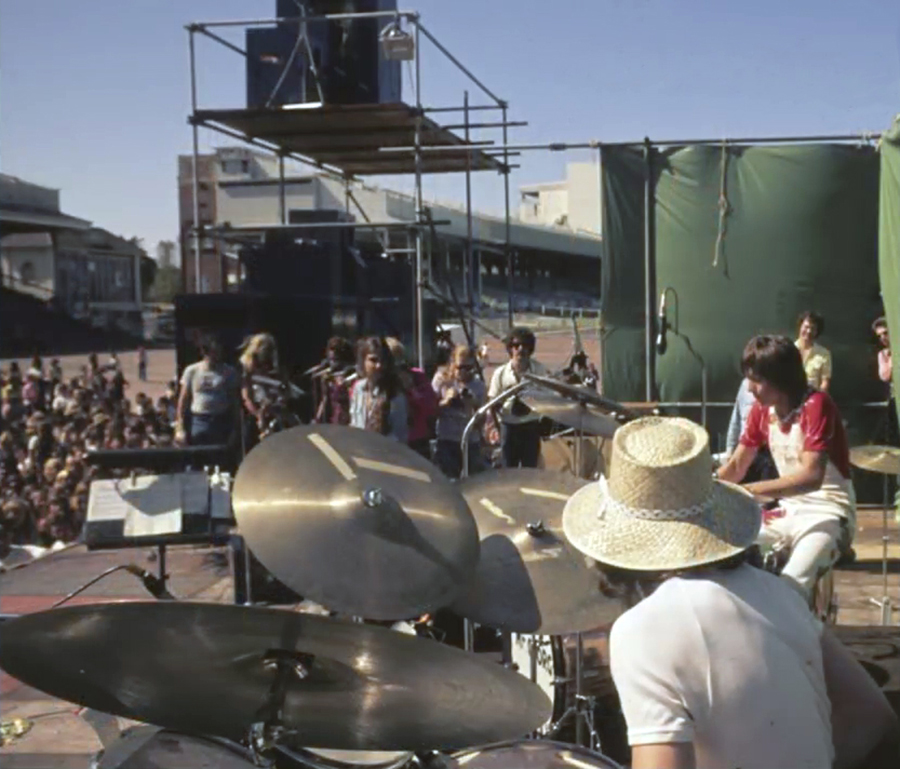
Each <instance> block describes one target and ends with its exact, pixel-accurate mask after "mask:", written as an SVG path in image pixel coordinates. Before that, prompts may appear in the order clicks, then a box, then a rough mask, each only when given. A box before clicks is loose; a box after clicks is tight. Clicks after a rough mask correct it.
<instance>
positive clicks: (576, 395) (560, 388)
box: [525, 373, 633, 417]
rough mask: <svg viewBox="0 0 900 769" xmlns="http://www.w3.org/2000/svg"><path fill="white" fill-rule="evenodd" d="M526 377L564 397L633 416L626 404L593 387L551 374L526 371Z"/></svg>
mask: <svg viewBox="0 0 900 769" xmlns="http://www.w3.org/2000/svg"><path fill="white" fill-rule="evenodd" d="M525 379H527V380H529V381H531V382H534V383H535V384H536V385H540V386H541V387H544V388H546V389H548V390H552V391H553V392H555V393H557V394H558V395H562V396H563V397H564V398H569V399H570V400H576V401H581V402H582V403H589V404H590V405H592V406H596V407H597V408H598V409H601V410H603V411H606V412H609V413H614V414H619V415H620V416H626V417H627V416H633V415H632V414H631V413H630V412H629V410H628V408H626V406H625V405H624V404H622V403H619V402H618V401H614V400H611V399H610V398H606V397H604V396H602V395H600V393H598V392H597V391H596V390H595V389H593V388H592V387H585V386H584V385H571V384H569V383H568V382H561V381H560V380H559V379H554V378H553V377H549V376H539V375H538V374H527V373H526V374H525Z"/></svg>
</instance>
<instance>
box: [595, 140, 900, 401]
mask: <svg viewBox="0 0 900 769" xmlns="http://www.w3.org/2000/svg"><path fill="white" fill-rule="evenodd" d="M894 148H895V149H896V145H895V147H894ZM603 162H604V169H603V175H604V181H603V195H604V217H603V224H604V239H605V253H606V259H607V261H605V262H604V275H605V276H607V272H608V269H607V265H609V267H610V268H612V270H613V271H614V274H613V276H607V277H609V284H608V285H607V283H604V286H603V288H604V296H603V302H604V318H605V320H606V322H607V325H608V326H615V327H617V328H616V331H614V332H613V333H612V335H611V336H610V337H609V339H608V341H607V343H606V345H605V349H604V386H605V389H606V391H607V392H608V393H609V394H610V396H611V397H614V398H618V399H620V400H637V399H642V398H643V386H642V384H641V383H642V381H643V370H644V364H643V314H644V288H643V275H644V267H643V262H644V256H643V184H644V182H643V178H644V173H645V171H644V161H643V158H642V156H641V155H640V153H638V152H636V151H635V150H633V149H631V150H627V149H620V148H604V152H603ZM653 166H654V185H655V198H654V200H655V205H654V216H655V232H656V237H655V249H656V258H655V285H656V289H657V290H656V292H655V293H656V295H657V296H659V293H660V291H662V290H663V289H665V288H667V287H670V288H672V289H674V292H675V294H677V301H676V300H675V297H674V296H673V295H672V294H670V297H669V303H668V304H669V309H668V317H669V321H670V323H672V324H673V325H674V326H676V327H677V332H678V334H675V333H673V332H670V333H669V336H668V350H667V352H666V353H665V354H664V355H662V356H657V357H656V366H657V371H656V382H657V385H658V390H659V396H660V399H661V400H663V401H668V402H672V401H696V400H699V398H700V388H701V385H700V383H701V375H700V366H699V363H698V362H697V360H696V359H695V358H694V357H693V356H692V355H691V354H690V352H689V350H688V347H687V344H686V343H685V339H684V338H687V339H688V340H689V341H690V343H691V344H692V345H693V347H694V348H695V349H696V351H697V352H698V353H699V354H700V355H701V356H702V357H703V358H704V360H705V363H706V367H707V371H708V381H709V399H710V400H712V401H730V400H732V399H733V398H734V395H735V392H736V390H737V386H738V384H739V381H740V373H739V361H740V354H741V350H742V349H743V346H744V344H745V342H746V341H747V339H749V338H750V337H751V336H753V335H754V334H758V333H763V332H774V333H783V334H788V335H791V336H793V335H794V333H795V331H796V328H795V326H796V319H797V316H798V315H799V313H800V312H802V311H803V310H815V311H817V312H819V313H820V314H822V315H823V316H824V318H825V326H826V329H825V334H824V335H823V337H822V340H821V342H822V344H824V345H825V346H826V347H828V348H829V349H831V351H832V354H833V357H834V378H833V383H832V392H833V394H834V395H835V397H836V398H837V400H838V402H839V403H848V404H849V403H861V402H864V401H867V400H876V399H877V398H878V396H879V387H878V382H877V378H876V377H875V375H874V355H873V350H872V347H871V345H870V344H869V343H868V341H869V339H870V337H869V335H868V328H869V325H870V324H871V322H872V319H873V318H874V317H875V316H876V315H877V314H878V313H879V312H880V307H881V301H880V297H879V284H878V262H877V239H878V194H879V188H878V177H879V158H878V154H877V152H876V150H875V148H874V147H870V146H850V145H841V144H833V145H832V144H818V145H789V146H753V147H731V146H727V145H726V146H725V147H722V146H712V145H702V146H692V147H678V148H673V149H669V150H665V151H659V152H657V153H656V154H655V157H654V161H653ZM895 168H900V165H897V166H895ZM898 199H900V198H895V199H894V203H895V204H896V203H897V201H898ZM894 210H897V209H896V208H895V209H894ZM894 236H895V237H897V233H896V231H894ZM882 237H884V234H882ZM894 242H895V243H897V242H898V241H897V240H895V241H894ZM898 321H900V316H898ZM619 326H621V327H622V330H621V331H620V330H619V329H618V327H619ZM897 333H900V328H898V329H897ZM679 334H680V335H681V337H682V338H679V336H678V335H679ZM616 336H619V338H620V341H619V343H618V344H614V343H613V342H614V341H615V339H616ZM898 338H900V337H898Z"/></svg>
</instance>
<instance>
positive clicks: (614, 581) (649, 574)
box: [595, 545, 762, 607]
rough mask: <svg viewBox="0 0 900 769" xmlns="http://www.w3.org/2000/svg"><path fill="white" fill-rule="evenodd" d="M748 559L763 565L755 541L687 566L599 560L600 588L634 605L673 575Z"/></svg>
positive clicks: (730, 566)
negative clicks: (650, 567)
mask: <svg viewBox="0 0 900 769" xmlns="http://www.w3.org/2000/svg"><path fill="white" fill-rule="evenodd" d="M745 563H749V564H750V565H752V566H756V567H761V565H762V559H761V558H760V555H759V548H758V547H757V546H756V545H754V546H752V547H750V548H748V549H747V550H742V551H741V552H740V553H737V554H735V555H732V556H729V557H728V558H723V559H722V560H719V561H714V562H712V563H707V564H703V565H702V566H692V567H690V568H687V569H670V570H667V571H634V570H631V569H619V568H617V567H615V566H608V565H606V564H602V563H597V564H595V568H596V570H597V575H598V589H599V590H600V593H601V594H602V595H603V596H604V597H605V598H611V599H613V600H617V601H620V602H622V603H623V604H625V606H628V607H631V606H634V605H636V604H638V603H640V602H641V601H642V600H644V599H645V598H647V597H649V596H650V595H651V594H652V593H653V591H654V590H656V588H658V587H659V586H660V585H661V584H662V583H663V582H665V581H666V580H668V579H672V578H673V577H684V576H688V575H691V574H698V573H700V572H704V571H709V570H713V569H718V570H722V571H730V570H732V569H736V568H737V567H738V566H741V565H743V564H745Z"/></svg>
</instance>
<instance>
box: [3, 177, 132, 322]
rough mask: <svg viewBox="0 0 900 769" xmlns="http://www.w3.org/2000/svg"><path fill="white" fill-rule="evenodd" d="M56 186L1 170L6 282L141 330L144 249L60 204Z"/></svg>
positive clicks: (71, 309) (84, 315)
mask: <svg viewBox="0 0 900 769" xmlns="http://www.w3.org/2000/svg"><path fill="white" fill-rule="evenodd" d="M59 198H60V195H59V190H55V189H50V188H48V187H42V186H40V185H37V184H33V183H31V182H26V181H23V180H22V179H17V178H15V177H12V176H7V175H0V235H2V239H0V275H2V280H3V286H4V287H5V288H8V289H12V290H13V291H16V292H18V293H20V294H27V295H29V296H32V297H34V298H37V299H39V300H41V301H44V302H47V303H49V304H51V305H52V306H53V307H55V308H57V309H59V310H63V311H65V312H66V313H68V314H69V315H71V316H72V317H75V318H79V319H87V320H90V321H91V323H92V324H94V325H96V326H99V327H104V328H105V327H108V326H111V325H114V326H118V327H120V328H122V329H123V330H127V331H130V332H132V333H140V331H141V320H140V319H141V270H140V264H141V257H142V256H143V251H142V249H141V248H140V247H139V246H138V245H137V244H136V243H134V242H132V241H129V240H125V239H124V238H120V237H118V236H117V235H113V234H112V233H111V232H107V231H106V230H104V229H101V228H99V227H93V226H91V223H90V222H89V221H86V220H84V219H78V218H76V217H74V216H69V215H67V214H63V213H62V212H61V211H60V201H59Z"/></svg>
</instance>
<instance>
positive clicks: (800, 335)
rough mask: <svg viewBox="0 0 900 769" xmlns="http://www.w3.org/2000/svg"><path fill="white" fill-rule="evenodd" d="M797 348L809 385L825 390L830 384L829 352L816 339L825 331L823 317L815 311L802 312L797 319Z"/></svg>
mask: <svg viewBox="0 0 900 769" xmlns="http://www.w3.org/2000/svg"><path fill="white" fill-rule="evenodd" d="M797 329H798V330H797V341H796V342H795V344H796V345H797V349H798V350H800V357H801V359H802V360H803V370H804V371H805V372H806V381H807V382H808V383H809V386H810V387H815V388H816V389H817V390H822V391H823V392H827V391H828V388H829V386H830V385H831V353H830V352H829V351H828V350H827V349H826V348H824V347H822V345H820V344H818V343H817V342H816V340H817V339H818V338H819V337H820V336H822V332H824V331H825V319H824V318H823V317H822V316H821V315H819V314H818V313H816V312H810V311H807V312H804V313H803V314H802V315H801V316H800V318H799V319H798V320H797Z"/></svg>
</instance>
